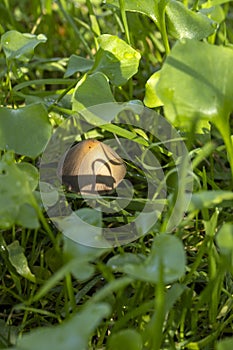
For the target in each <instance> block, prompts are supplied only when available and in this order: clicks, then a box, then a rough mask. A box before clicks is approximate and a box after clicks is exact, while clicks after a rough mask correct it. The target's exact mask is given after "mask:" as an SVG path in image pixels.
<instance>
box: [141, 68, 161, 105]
mask: <svg viewBox="0 0 233 350" xmlns="http://www.w3.org/2000/svg"><path fill="white" fill-rule="evenodd" d="M159 77H160V72H159V71H158V72H155V73H154V74H152V75H151V76H150V78H149V79H148V80H147V82H146V93H145V98H144V103H145V105H146V106H147V107H149V108H154V107H159V106H162V105H163V103H162V102H161V101H160V99H159V97H158V95H157V93H156V84H157V83H158V81H159Z"/></svg>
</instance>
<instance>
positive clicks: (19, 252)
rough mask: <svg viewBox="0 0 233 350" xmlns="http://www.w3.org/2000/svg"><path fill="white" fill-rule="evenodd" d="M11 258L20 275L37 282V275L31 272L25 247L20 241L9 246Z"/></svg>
mask: <svg viewBox="0 0 233 350" xmlns="http://www.w3.org/2000/svg"><path fill="white" fill-rule="evenodd" d="M7 250H8V254H9V260H10V262H11V264H12V265H13V266H14V268H15V269H16V271H17V272H18V274H19V275H20V276H23V277H25V278H27V279H28V280H29V281H31V282H36V278H35V276H34V275H33V274H32V273H31V271H30V269H29V267H28V262H27V258H26V256H25V255H24V252H23V248H22V247H21V246H20V245H19V242H18V241H14V242H12V243H11V244H9V245H8V246H7Z"/></svg>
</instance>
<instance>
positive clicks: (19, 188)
mask: <svg viewBox="0 0 233 350" xmlns="http://www.w3.org/2000/svg"><path fill="white" fill-rule="evenodd" d="M31 187H32V180H31V174H29V175H28V174H27V172H26V171H25V168H24V170H23V171H22V170H21V168H20V166H18V165H17V164H15V163H14V157H13V154H12V153H10V152H9V153H6V154H5V155H4V156H3V157H2V159H1V160H0V227H2V228H9V227H11V226H12V225H13V224H14V223H19V224H22V225H23V226H26V227H29V228H37V227H38V220H37V217H36V213H35V210H34V208H31V209H29V208H28V205H29V206H33V205H34V201H35V199H34V197H33V194H32V189H31ZM25 204H27V205H26V206H25ZM28 214H30V215H31V217H29V218H27V215H28Z"/></svg>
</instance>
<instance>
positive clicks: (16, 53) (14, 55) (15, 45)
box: [1, 30, 47, 62]
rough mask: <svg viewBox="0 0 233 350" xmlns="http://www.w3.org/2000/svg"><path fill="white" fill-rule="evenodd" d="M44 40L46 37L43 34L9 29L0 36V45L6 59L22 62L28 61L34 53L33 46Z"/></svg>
mask: <svg viewBox="0 0 233 350" xmlns="http://www.w3.org/2000/svg"><path fill="white" fill-rule="evenodd" d="M46 41H47V38H46V36H45V35H43V34H39V35H33V34H28V33H24V34H22V33H20V32H17V31H16V30H10V31H8V32H6V33H5V34H3V35H2V37H1V45H2V48H3V51H4V53H5V55H6V58H7V60H12V59H16V60H19V61H23V62H28V61H29V60H30V59H31V58H32V56H33V54H34V49H35V47H36V46H37V45H39V44H41V43H45V42H46Z"/></svg>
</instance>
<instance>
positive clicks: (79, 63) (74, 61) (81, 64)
mask: <svg viewBox="0 0 233 350" xmlns="http://www.w3.org/2000/svg"><path fill="white" fill-rule="evenodd" d="M93 64H94V61H92V60H90V59H87V58H83V57H80V56H77V55H71V56H70V58H69V62H68V66H67V70H66V72H65V74H64V78H67V77H70V76H71V75H73V74H75V73H78V72H81V73H83V72H87V71H89V70H90V69H91V68H92V66H93Z"/></svg>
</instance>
